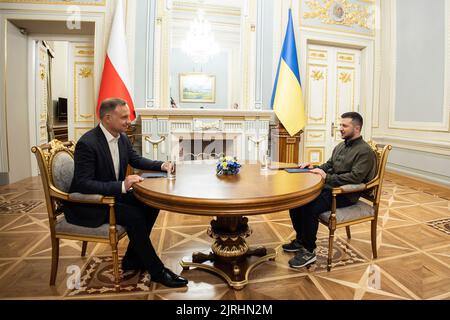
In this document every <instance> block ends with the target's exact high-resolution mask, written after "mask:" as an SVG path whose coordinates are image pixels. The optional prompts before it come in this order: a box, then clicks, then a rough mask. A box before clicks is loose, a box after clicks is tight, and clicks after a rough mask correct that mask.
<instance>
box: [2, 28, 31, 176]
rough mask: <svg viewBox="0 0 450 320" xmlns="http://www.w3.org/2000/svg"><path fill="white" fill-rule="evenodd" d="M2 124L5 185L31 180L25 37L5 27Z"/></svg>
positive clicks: (17, 31) (15, 29)
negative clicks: (6, 172)
mask: <svg viewBox="0 0 450 320" xmlns="http://www.w3.org/2000/svg"><path fill="white" fill-rule="evenodd" d="M6 46H7V63H6V123H7V141H8V163H9V183H14V182H16V181H19V180H22V179H24V178H27V177H29V176H31V158H30V152H31V150H30V148H31V147H30V142H29V131H28V100H27V93H28V92H27V80H28V78H27V37H26V36H24V35H22V34H21V33H20V32H19V29H18V28H17V27H16V26H14V25H13V24H12V23H11V22H8V23H7V39H6Z"/></svg>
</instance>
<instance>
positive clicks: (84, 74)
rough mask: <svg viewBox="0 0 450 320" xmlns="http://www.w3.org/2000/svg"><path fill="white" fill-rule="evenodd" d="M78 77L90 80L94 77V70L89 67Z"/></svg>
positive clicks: (82, 70) (81, 71)
mask: <svg viewBox="0 0 450 320" xmlns="http://www.w3.org/2000/svg"><path fill="white" fill-rule="evenodd" d="M78 75H79V76H81V77H82V78H89V77H90V76H92V69H91V68H89V67H85V68H81V69H80V72H79V73H78Z"/></svg>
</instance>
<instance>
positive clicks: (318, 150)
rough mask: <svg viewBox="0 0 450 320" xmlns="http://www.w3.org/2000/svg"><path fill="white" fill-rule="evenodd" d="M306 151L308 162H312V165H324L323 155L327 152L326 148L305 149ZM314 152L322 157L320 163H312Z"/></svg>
mask: <svg viewBox="0 0 450 320" xmlns="http://www.w3.org/2000/svg"><path fill="white" fill-rule="evenodd" d="M305 149H306V159H307V162H310V163H311V164H322V163H324V161H323V154H324V152H325V148H324V147H320V148H308V147H307V148H305ZM314 152H318V153H319V155H320V158H319V161H312V159H311V154H312V153H314Z"/></svg>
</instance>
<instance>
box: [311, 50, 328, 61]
mask: <svg viewBox="0 0 450 320" xmlns="http://www.w3.org/2000/svg"><path fill="white" fill-rule="evenodd" d="M308 58H310V59H316V60H327V58H328V52H326V51H324V50H312V49H310V50H309V51H308Z"/></svg>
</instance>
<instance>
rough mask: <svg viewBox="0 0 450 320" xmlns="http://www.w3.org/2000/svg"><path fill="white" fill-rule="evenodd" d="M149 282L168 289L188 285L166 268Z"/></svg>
mask: <svg viewBox="0 0 450 320" xmlns="http://www.w3.org/2000/svg"><path fill="white" fill-rule="evenodd" d="M151 280H152V281H154V282H158V283H161V284H162V285H165V286H166V287H170V288H179V287H185V286H187V284H188V281H187V279H185V278H183V277H180V276H179V275H177V274H175V273H174V272H172V271H171V270H169V269H167V268H164V269H163V270H162V271H161V273H160V274H158V275H155V276H151Z"/></svg>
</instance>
